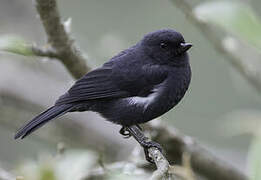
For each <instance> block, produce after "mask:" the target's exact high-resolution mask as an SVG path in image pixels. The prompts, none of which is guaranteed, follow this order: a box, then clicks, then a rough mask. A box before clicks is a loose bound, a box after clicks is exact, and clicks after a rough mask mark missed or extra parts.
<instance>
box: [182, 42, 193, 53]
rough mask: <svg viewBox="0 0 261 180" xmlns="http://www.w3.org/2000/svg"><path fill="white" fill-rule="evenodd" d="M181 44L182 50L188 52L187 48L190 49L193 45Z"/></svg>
mask: <svg viewBox="0 0 261 180" xmlns="http://www.w3.org/2000/svg"><path fill="white" fill-rule="evenodd" d="M180 46H181V48H180V49H181V51H183V52H186V51H187V50H189V49H190V48H191V47H192V44H191V43H180Z"/></svg>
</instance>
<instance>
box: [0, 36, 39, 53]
mask: <svg viewBox="0 0 261 180" xmlns="http://www.w3.org/2000/svg"><path fill="white" fill-rule="evenodd" d="M0 51H6V52H10V53H15V54H19V55H23V56H33V55H34V53H33V51H32V46H31V45H30V44H29V43H27V42H26V41H25V40H24V39H22V38H20V37H17V36H9V35H8V36H7V35H6V36H1V37H0Z"/></svg>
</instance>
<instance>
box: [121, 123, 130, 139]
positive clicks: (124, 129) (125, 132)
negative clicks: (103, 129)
mask: <svg viewBox="0 0 261 180" xmlns="http://www.w3.org/2000/svg"><path fill="white" fill-rule="evenodd" d="M119 133H120V134H121V135H122V136H123V138H126V139H127V138H130V137H131V133H130V132H129V131H128V130H127V129H126V127H124V126H122V128H121V129H120V131H119Z"/></svg>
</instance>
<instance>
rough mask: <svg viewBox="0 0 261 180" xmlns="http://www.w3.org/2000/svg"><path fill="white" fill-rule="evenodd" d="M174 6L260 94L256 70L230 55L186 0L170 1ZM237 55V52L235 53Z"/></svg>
mask: <svg viewBox="0 0 261 180" xmlns="http://www.w3.org/2000/svg"><path fill="white" fill-rule="evenodd" d="M171 2H173V3H174V4H175V6H177V7H179V9H181V11H182V12H183V13H184V14H185V15H186V17H187V19H188V20H190V22H191V23H192V24H194V25H195V26H196V27H197V28H198V29H199V30H200V31H201V32H202V34H203V35H204V37H206V38H207V39H208V40H209V42H210V43H212V45H213V47H214V48H215V49H216V51H218V52H220V53H221V54H223V56H224V57H225V58H226V59H227V60H228V61H229V63H230V64H231V65H232V66H234V67H235V68H236V69H237V70H238V72H239V73H240V74H241V75H242V76H243V77H245V78H246V79H247V80H248V81H249V82H250V83H251V84H252V86H253V87H255V88H256V90H258V92H261V75H260V71H259V70H258V69H254V68H253V66H251V65H249V60H247V61H245V60H244V59H242V57H241V58H240V57H239V56H237V55H236V53H232V52H231V51H230V50H229V49H228V48H226V47H225V46H224V44H223V41H222V39H220V37H219V36H218V34H217V33H216V32H215V31H214V30H213V29H212V27H211V26H210V25H209V24H207V23H205V22H203V21H202V20H200V19H199V18H197V16H196V15H195V14H194V13H193V12H194V11H193V7H192V6H191V5H190V3H189V1H187V0H171ZM237 53H238V51H237Z"/></svg>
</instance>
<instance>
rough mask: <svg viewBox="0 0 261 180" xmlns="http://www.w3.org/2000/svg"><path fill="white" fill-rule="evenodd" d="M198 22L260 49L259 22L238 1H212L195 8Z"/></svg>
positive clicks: (248, 7) (244, 5) (251, 12)
mask: <svg viewBox="0 0 261 180" xmlns="http://www.w3.org/2000/svg"><path fill="white" fill-rule="evenodd" d="M194 13H195V15H196V16H197V18H198V19H199V20H202V21H204V22H208V23H212V24H215V25H217V26H219V27H221V28H223V29H224V30H225V31H227V32H229V33H232V34H233V35H235V36H236V37H238V38H240V39H241V40H244V41H246V42H248V43H250V44H252V45H253V46H254V47H256V48H258V49H261V22H260V20H259V18H258V16H257V15H256V14H255V13H254V11H253V9H252V8H251V7H250V6H249V5H248V4H246V3H243V2H239V1H214V2H207V3H203V4H201V5H199V6H197V7H196V8H195V10H194Z"/></svg>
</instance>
